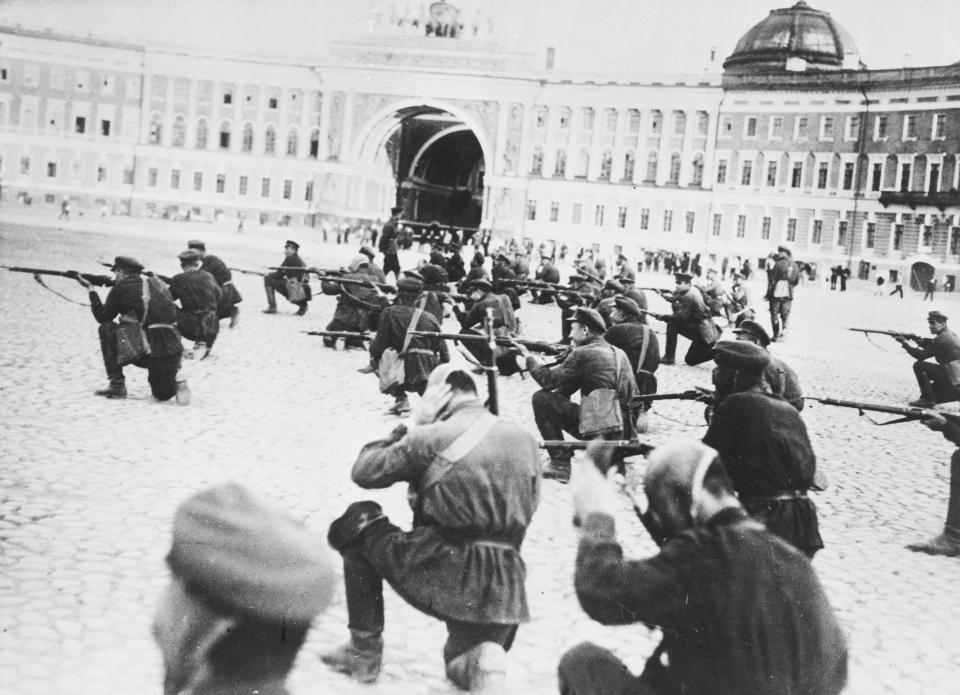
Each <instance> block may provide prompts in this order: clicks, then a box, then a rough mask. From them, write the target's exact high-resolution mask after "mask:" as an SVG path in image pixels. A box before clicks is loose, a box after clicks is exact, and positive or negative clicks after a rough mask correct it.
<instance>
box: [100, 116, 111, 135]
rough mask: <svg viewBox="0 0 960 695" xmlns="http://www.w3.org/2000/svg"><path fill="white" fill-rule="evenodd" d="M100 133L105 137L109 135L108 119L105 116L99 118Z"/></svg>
mask: <svg viewBox="0 0 960 695" xmlns="http://www.w3.org/2000/svg"><path fill="white" fill-rule="evenodd" d="M100 135H102V136H103V137H105V138H108V137H110V121H109V120H108V119H106V118H101V119H100Z"/></svg>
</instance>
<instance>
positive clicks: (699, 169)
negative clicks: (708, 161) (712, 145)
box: [690, 154, 703, 186]
mask: <svg viewBox="0 0 960 695" xmlns="http://www.w3.org/2000/svg"><path fill="white" fill-rule="evenodd" d="M690 185H691V186H702V185H703V155H702V154H698V155H696V156H695V157H694V158H693V171H692V172H691V176H690Z"/></svg>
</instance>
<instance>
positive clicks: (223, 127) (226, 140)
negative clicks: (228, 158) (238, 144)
mask: <svg viewBox="0 0 960 695" xmlns="http://www.w3.org/2000/svg"><path fill="white" fill-rule="evenodd" d="M220 149H221V150H229V149H230V124H229V123H228V122H227V121H224V122H223V123H221V124H220Z"/></svg>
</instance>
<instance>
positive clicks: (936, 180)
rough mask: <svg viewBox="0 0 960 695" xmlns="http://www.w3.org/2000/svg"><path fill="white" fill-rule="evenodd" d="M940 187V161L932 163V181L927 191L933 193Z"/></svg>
mask: <svg viewBox="0 0 960 695" xmlns="http://www.w3.org/2000/svg"><path fill="white" fill-rule="evenodd" d="M939 188H940V164H939V163H938V162H931V163H930V183H929V185H928V186H927V193H930V194H931V195H932V194H934V193H936V192H937V190H939Z"/></svg>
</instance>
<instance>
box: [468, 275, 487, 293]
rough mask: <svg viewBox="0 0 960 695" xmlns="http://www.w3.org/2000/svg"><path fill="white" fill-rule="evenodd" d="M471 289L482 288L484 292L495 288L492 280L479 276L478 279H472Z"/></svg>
mask: <svg viewBox="0 0 960 695" xmlns="http://www.w3.org/2000/svg"><path fill="white" fill-rule="evenodd" d="M469 287H470V291H471V292H472V291H473V290H481V291H482V292H489V291H490V290H492V289H493V285H491V284H490V281H489V280H487V279H486V278H477V279H476V280H471V281H470V285H469Z"/></svg>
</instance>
